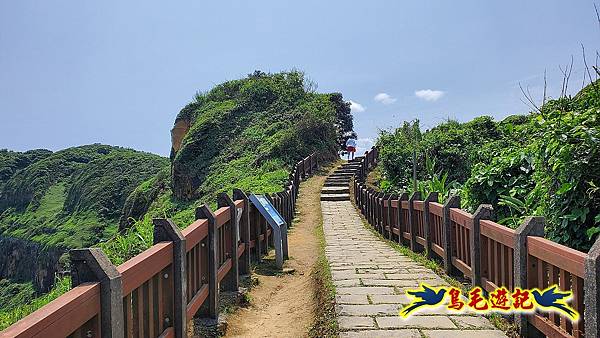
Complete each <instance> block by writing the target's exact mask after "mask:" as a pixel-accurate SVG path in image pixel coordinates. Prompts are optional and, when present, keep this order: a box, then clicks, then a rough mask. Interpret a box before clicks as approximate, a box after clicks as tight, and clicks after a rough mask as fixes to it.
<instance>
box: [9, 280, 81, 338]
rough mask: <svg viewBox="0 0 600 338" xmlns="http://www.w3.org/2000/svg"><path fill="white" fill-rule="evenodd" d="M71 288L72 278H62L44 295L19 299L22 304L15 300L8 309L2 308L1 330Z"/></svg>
mask: <svg viewBox="0 0 600 338" xmlns="http://www.w3.org/2000/svg"><path fill="white" fill-rule="evenodd" d="M0 283H2V282H0ZM0 287H2V285H1V284H0ZM70 288H71V279H70V278H61V279H59V280H58V281H57V282H56V284H55V285H54V287H53V288H52V290H51V291H50V292H48V293H46V294H44V295H43V296H39V297H36V298H33V299H31V300H28V302H27V303H26V302H25V301H24V299H23V300H20V299H19V300H20V301H23V303H22V304H21V303H20V302H18V301H13V302H12V303H11V304H10V306H9V307H8V310H4V309H2V310H0V330H4V329H5V328H7V327H9V326H11V325H12V324H14V323H16V322H17V321H18V320H20V319H21V318H23V317H25V316H27V315H28V314H30V313H32V312H34V311H35V310H37V309H39V308H41V307H42V306H44V305H46V304H48V303H50V302H51V301H53V300H55V299H56V298H58V296H60V295H62V294H64V293H65V292H67V291H69V289H70ZM2 290H4V288H2ZM9 292H10V291H9ZM2 293H3V294H4V293H5V291H2ZM2 304H5V303H2Z"/></svg>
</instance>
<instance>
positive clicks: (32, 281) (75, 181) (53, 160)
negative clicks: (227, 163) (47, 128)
mask: <svg viewBox="0 0 600 338" xmlns="http://www.w3.org/2000/svg"><path fill="white" fill-rule="evenodd" d="M0 157H1V158H2V159H3V160H4V161H3V162H0V271H2V275H0V322H1V323H2V325H8V324H7V323H10V322H11V321H13V320H16V319H19V318H21V317H22V316H23V315H24V314H28V313H29V312H31V311H32V310H35V309H37V308H38V307H39V306H42V305H44V304H45V303H47V301H49V300H51V299H53V298H55V297H57V296H58V295H60V294H61V293H63V292H64V291H66V290H68V283H66V282H59V284H58V285H57V286H55V287H53V284H54V283H55V280H54V279H55V278H54V275H55V273H56V272H58V271H60V270H61V269H63V268H64V265H65V263H67V262H66V261H67V257H61V255H63V254H64V253H65V252H66V251H67V250H68V249H71V248H79V247H85V246H92V245H94V244H96V243H98V242H100V241H103V240H107V239H109V238H110V237H112V236H114V235H115V234H116V231H117V229H118V226H117V224H118V220H119V217H120V215H121V212H122V209H123V205H124V203H125V200H126V199H127V197H128V195H129V194H130V193H131V192H132V191H133V190H134V189H135V188H136V187H137V186H138V185H139V184H140V183H142V182H144V181H145V180H147V179H149V178H151V177H152V176H154V175H155V174H156V173H157V172H158V171H160V170H161V168H167V167H168V163H169V162H168V159H166V158H162V157H160V156H157V155H153V154H148V153H143V152H138V151H134V150H130V149H125V148H120V147H112V146H107V145H100V144H93V145H86V146H81V147H74V148H68V149H65V150H61V151H58V152H55V153H53V152H51V151H48V150H33V151H28V152H24V153H19V152H12V151H7V150H2V151H0ZM48 291H50V293H49V294H47V295H44V296H40V294H42V293H44V292H48Z"/></svg>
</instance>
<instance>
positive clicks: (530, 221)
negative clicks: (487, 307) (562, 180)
mask: <svg viewBox="0 0 600 338" xmlns="http://www.w3.org/2000/svg"><path fill="white" fill-rule="evenodd" d="M527 236H537V237H544V217H527V218H526V219H525V221H524V222H523V224H521V226H519V227H518V228H517V230H515V251H514V267H513V271H514V273H515V277H514V278H515V280H514V287H515V288H521V289H524V288H528V287H529V285H528V283H527V277H528V276H527V270H528V269H527V268H528V264H527V255H528V252H527ZM515 324H517V327H518V330H519V334H520V335H521V336H522V337H528V336H532V335H534V334H535V332H536V329H535V328H533V327H530V325H529V323H528V322H527V315H526V314H522V313H515Z"/></svg>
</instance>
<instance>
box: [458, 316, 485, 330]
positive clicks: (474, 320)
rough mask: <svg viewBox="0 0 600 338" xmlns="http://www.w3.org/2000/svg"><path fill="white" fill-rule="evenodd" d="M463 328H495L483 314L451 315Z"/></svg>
mask: <svg viewBox="0 0 600 338" xmlns="http://www.w3.org/2000/svg"><path fill="white" fill-rule="evenodd" d="M450 318H451V319H452V320H453V321H454V322H455V323H456V324H458V326H459V327H460V328H461V329H494V325H492V323H490V321H489V320H487V318H485V317H481V316H477V317H475V316H450Z"/></svg>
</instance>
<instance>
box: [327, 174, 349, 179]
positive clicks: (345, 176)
mask: <svg viewBox="0 0 600 338" xmlns="http://www.w3.org/2000/svg"><path fill="white" fill-rule="evenodd" d="M353 176H354V174H331V175H329V177H327V178H335V179H347V180H349V179H350V178H352V177H353Z"/></svg>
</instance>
